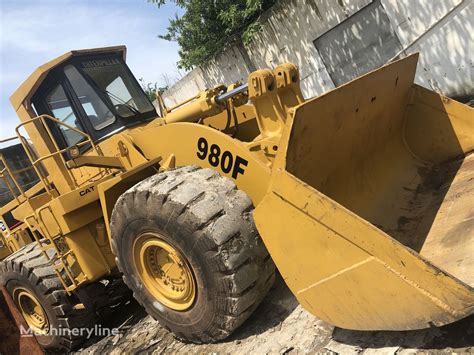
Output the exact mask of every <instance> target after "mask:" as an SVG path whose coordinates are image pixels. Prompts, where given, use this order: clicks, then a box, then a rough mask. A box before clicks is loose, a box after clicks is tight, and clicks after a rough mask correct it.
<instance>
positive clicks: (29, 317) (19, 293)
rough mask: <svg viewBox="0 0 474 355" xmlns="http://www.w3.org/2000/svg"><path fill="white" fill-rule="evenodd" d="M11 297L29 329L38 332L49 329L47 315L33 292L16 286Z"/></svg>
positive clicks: (42, 332) (44, 332)
mask: <svg viewBox="0 0 474 355" xmlns="http://www.w3.org/2000/svg"><path fill="white" fill-rule="evenodd" d="M13 299H14V300H15V303H16V305H17V306H18V308H19V310H20V312H21V314H22V315H23V318H25V321H26V323H27V324H28V326H29V327H30V328H31V330H33V331H34V332H35V333H39V334H46V333H47V332H48V331H49V321H48V316H47V315H46V312H45V311H44V309H43V307H42V306H41V303H40V302H39V301H38V299H37V298H36V296H35V295H34V294H32V293H31V292H30V291H29V290H27V289H24V288H18V289H16V290H15V291H14V293H13Z"/></svg>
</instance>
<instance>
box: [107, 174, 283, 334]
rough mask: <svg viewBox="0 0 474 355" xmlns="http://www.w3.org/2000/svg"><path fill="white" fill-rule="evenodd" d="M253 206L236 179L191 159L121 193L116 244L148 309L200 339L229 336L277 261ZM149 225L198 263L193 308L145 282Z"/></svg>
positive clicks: (114, 221) (260, 294) (128, 279)
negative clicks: (170, 301)
mask: <svg viewBox="0 0 474 355" xmlns="http://www.w3.org/2000/svg"><path fill="white" fill-rule="evenodd" d="M252 210H253V206H252V202H251V201H250V199H249V198H248V196H247V195H246V194H245V193H244V192H242V191H240V190H238V189H237V188H236V186H235V184H234V183H233V182H232V181H231V180H230V179H227V178H224V177H222V176H220V175H219V174H218V173H217V172H215V171H213V170H211V169H200V168H198V167H189V166H188V167H183V168H178V169H175V170H170V171H166V172H163V173H160V174H158V175H155V176H152V177H150V178H148V179H146V180H144V181H142V182H140V183H138V184H137V185H135V186H134V187H133V188H131V189H129V190H128V191H126V192H125V193H124V194H123V195H122V196H121V197H120V198H119V200H118V201H117V203H116V205H115V207H114V210H113V212H112V218H111V230H112V251H113V252H114V254H115V255H116V261H117V265H118V267H119V269H120V271H122V273H123V275H124V281H125V283H126V284H127V285H128V286H129V287H130V288H131V289H132V290H133V292H134V297H135V298H136V299H137V301H138V302H139V303H140V304H141V305H142V306H143V307H144V308H145V309H146V311H147V312H148V313H149V314H150V315H151V316H153V317H154V318H155V319H156V320H158V321H159V322H160V323H161V324H162V325H163V326H164V327H165V328H167V329H169V330H171V331H172V332H174V333H175V335H176V336H177V337H178V338H180V339H183V340H187V341H191V342H195V343H202V342H215V341H218V340H221V339H223V338H226V337H227V336H228V335H229V334H231V333H232V332H233V331H234V330H235V329H236V328H237V327H239V326H240V325H241V324H242V323H243V322H244V321H245V320H246V319H247V318H248V317H249V316H250V315H251V314H252V312H253V311H254V310H255V308H257V306H258V305H259V303H260V302H261V301H262V299H263V298H264V296H265V295H266V293H267V292H268V290H269V289H270V287H271V286H272V284H273V281H274V274H275V266H274V264H273V261H272V260H271V258H270V255H269V254H268V252H267V250H266V248H265V246H264V244H263V242H262V240H261V239H260V236H259V235H258V232H257V230H256V227H255V225H254V222H253V218H252ZM144 233H148V234H153V235H156V236H158V237H159V238H160V241H161V242H164V243H166V244H167V245H169V246H170V247H171V248H173V249H174V250H176V252H177V254H179V255H181V256H182V257H183V259H185V262H183V263H187V264H188V265H189V267H190V269H191V270H192V275H193V279H194V282H195V297H194V301H193V303H192V304H191V305H190V306H188V308H186V309H176V308H178V307H175V309H173V307H170V306H167V305H165V304H164V303H166V302H160V301H159V299H157V297H154V296H153V294H156V293H154V292H155V290H149V289H147V285H149V284H147V281H146V280H145V279H144V278H143V277H144V275H140V272H139V268H138V267H137V264H136V262H135V261H134V260H136V254H134V247H136V240H137V238H138V237H139V236H141V235H143V234H144ZM142 270H143V269H142ZM160 270H161V269H160ZM142 274H143V273H142ZM183 274H184V272H183ZM144 280H145V281H144ZM161 299H163V298H161Z"/></svg>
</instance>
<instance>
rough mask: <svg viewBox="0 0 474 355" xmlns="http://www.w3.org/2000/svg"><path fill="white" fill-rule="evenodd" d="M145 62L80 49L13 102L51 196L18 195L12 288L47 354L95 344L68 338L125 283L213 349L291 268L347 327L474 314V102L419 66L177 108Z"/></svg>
mask: <svg viewBox="0 0 474 355" xmlns="http://www.w3.org/2000/svg"><path fill="white" fill-rule="evenodd" d="M125 53H126V50H125V47H111V48H100V49H92V50H79V51H72V52H69V53H66V54H64V55H63V56H61V57H59V58H56V59H54V60H53V61H51V62H49V63H46V64H44V65H43V66H41V67H39V68H38V69H37V70H36V71H35V72H34V73H33V74H32V75H31V76H30V78H29V79H27V80H26V81H25V82H24V83H23V84H22V85H21V86H20V87H19V88H18V89H17V91H16V92H15V93H14V94H13V95H12V96H11V103H12V105H13V107H14V109H15V110H16V112H17V114H18V116H19V117H20V120H21V124H20V125H19V126H18V127H17V128H16V133H17V135H16V137H17V138H18V139H19V140H20V142H21V143H22V144H23V146H24V148H25V150H26V152H27V154H28V156H29V158H30V159H31V162H32V166H33V167H34V169H35V171H36V173H37V174H38V177H39V179H40V187H41V189H40V190H39V192H36V193H29V191H25V192H22V193H21V194H20V195H19V196H18V199H19V201H21V203H19V204H18V206H17V207H16V208H14V209H13V210H12V215H13V217H14V218H15V219H16V220H18V221H21V222H23V224H22V226H23V228H25V230H27V232H28V233H29V235H31V236H32V237H33V238H34V240H35V242H34V243H31V244H29V245H27V246H26V247H24V248H22V249H20V250H18V251H16V252H14V253H13V254H11V255H10V256H8V257H7V258H6V259H5V260H4V261H3V263H2V265H1V274H0V280H1V284H2V285H3V286H4V287H5V288H6V290H7V291H8V292H9V294H10V295H11V296H12V298H13V301H14V302H15V303H16V305H17V306H18V308H19V310H20V311H21V312H22V314H23V315H24V318H25V320H26V321H27V323H28V325H29V326H30V327H31V328H32V329H34V330H36V331H35V334H37V338H38V340H39V342H40V344H41V345H42V346H43V347H45V348H62V349H70V348H73V347H74V346H76V345H77V344H79V343H80V342H81V341H82V338H81V337H80V336H79V337H75V336H73V335H71V334H72V332H69V333H68V332H64V330H72V329H73V328H77V327H79V328H81V327H88V326H90V324H91V322H93V321H94V319H95V318H96V314H97V311H96V308H97V303H100V302H96V305H94V304H93V303H92V302H90V300H91V299H94V298H96V297H95V296H94V295H95V294H96V292H97V290H96V288H98V287H97V285H99V284H101V283H103V280H104V279H108V280H110V279H114V278H117V277H118V276H117V275H118V272H120V273H121V275H123V280H124V281H125V283H126V284H127V285H128V287H129V288H130V289H131V290H132V292H133V295H134V297H135V299H136V300H137V301H138V302H139V303H140V304H141V305H142V306H143V307H144V308H145V309H146V311H147V312H148V313H149V314H150V315H151V316H153V317H154V318H155V319H156V320H158V321H159V322H160V324H161V325H162V326H164V327H166V328H167V329H169V330H170V331H172V332H173V333H174V334H176V336H177V337H178V338H180V339H184V340H187V341H191V342H196V343H202V342H214V341H218V340H220V339H223V338H225V337H227V336H228V335H229V334H231V333H232V332H233V331H234V330H235V329H236V328H237V327H239V326H240V325H241V324H242V323H243V322H244V321H245V320H246V319H247V318H248V317H249V315H250V314H251V313H252V312H253V311H254V310H255V308H256V307H257V306H258V304H259V303H260V302H261V300H262V299H263V298H264V296H265V294H266V293H267V291H268V290H269V289H270V287H271V285H272V283H273V280H274V273H275V266H276V268H277V269H278V271H279V272H280V273H281V274H282V276H283V278H284V280H285V282H286V283H287V285H288V286H289V288H290V289H291V290H292V292H293V293H294V294H295V296H296V297H297V298H298V300H299V302H300V303H301V304H302V305H303V306H304V307H305V308H306V309H307V310H308V311H309V312H311V313H313V314H314V315H315V316H318V317H320V318H321V319H323V320H325V321H327V322H329V323H331V324H333V325H335V326H338V327H343V328H347V329H359V330H410V329H420V328H425V327H429V326H431V325H436V326H441V325H443V324H447V323H451V322H454V321H456V320H458V319H461V318H463V317H466V316H468V315H470V314H471V313H472V312H473V304H474V292H473V288H472V287H473V283H474V274H473V272H472V270H473V263H474V249H473V248H474V244H473V243H474V228H473V223H474V198H473V196H474V193H473V189H474V184H473V181H472V179H473V177H474V156H473V154H472V151H473V148H474V115H473V109H471V108H470V107H468V106H465V105H463V104H461V103H458V102H456V101H453V100H450V99H448V98H446V97H443V96H440V95H438V94H437V93H434V92H431V91H429V90H427V89H425V88H422V87H420V86H418V85H416V84H414V82H413V81H414V76H415V70H416V63H417V55H412V56H409V57H407V58H405V59H403V60H400V61H397V62H394V63H392V64H390V65H387V66H385V67H382V68H380V69H378V70H376V71H374V72H371V73H369V74H367V75H364V76H362V77H360V78H358V79H356V80H353V81H351V82H349V83H347V84H345V85H343V86H341V87H339V88H337V89H335V90H333V91H331V92H328V93H326V94H324V95H322V96H320V97H316V98H312V99H309V100H305V99H304V98H303V96H302V94H301V91H300V87H299V73H298V70H297V68H296V67H295V66H294V65H292V64H283V65H280V66H278V67H276V68H275V69H274V70H269V69H263V70H257V71H255V72H253V73H251V74H250V75H249V77H248V82H247V83H244V84H240V83H236V84H233V85H231V86H229V87H226V86H220V87H217V88H213V89H209V90H205V91H203V92H201V93H200V94H199V95H197V96H196V97H193V98H191V99H190V100H187V101H185V102H183V103H181V104H179V105H177V106H175V107H171V108H167V107H165V105H164V104H163V102H162V100H159V101H160V105H159V110H158V111H161V112H159V113H157V111H156V109H155V107H154V106H153V105H152V103H151V102H150V101H149V100H148V99H147V97H146V95H145V94H144V92H143V91H142V89H141V88H140V85H139V84H138V82H137V80H136V79H135V78H134V77H133V75H132V74H131V72H130V70H129V69H128V67H127V65H126V64H125ZM29 141H31V143H32V145H33V146H34V149H33V148H32V146H31V144H30V143H29ZM99 288H100V287H99ZM56 328H61V329H63V332H62V333H61V332H59V333H58V332H57V331H53V330H56ZM58 334H59V335H58Z"/></svg>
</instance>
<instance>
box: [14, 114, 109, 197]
mask: <svg viewBox="0 0 474 355" xmlns="http://www.w3.org/2000/svg"><path fill="white" fill-rule="evenodd" d="M46 120H49V121H52V122H54V123H55V124H57V125H59V126H63V127H66V128H67V129H69V130H72V131H73V132H76V133H78V134H79V135H81V136H82V137H84V139H83V140H82V141H81V142H79V143H77V144H76V145H75V146H76V147H82V146H84V145H88V144H90V146H91V147H92V149H93V150H95V151H96V153H97V154H98V155H99V156H103V154H102V152H101V150H100V149H98V147H97V146H96V145H95V144H94V142H93V141H92V138H91V137H90V136H89V135H88V134H87V133H84V132H83V131H81V130H80V129H78V128H76V127H73V126H70V125H68V124H67V123H64V122H62V121H60V120H58V119H57V118H55V117H52V116H50V115H40V116H37V117H34V118H31V119H30V120H28V121H25V122H22V123H20V124H19V125H18V126H16V128H15V132H16V135H17V137H18V139H19V140H20V142H21V144H22V145H23V148H24V149H25V152H26V154H27V156H28V158H29V159H30V161H31V163H32V166H33V167H34V169H35V171H36V173H37V175H38V177H39V178H40V180H41V183H42V184H43V185H44V187H45V189H46V191H47V192H48V194H50V195H52V194H53V192H52V191H53V190H52V188H51V183H50V181H49V180H48V176H46V175H43V174H42V171H41V169H40V168H38V165H39V164H40V163H41V162H43V161H44V160H46V159H50V158H53V157H56V156H59V157H60V159H61V162H62V163H63V164H64V167H66V168H67V164H66V160H65V159H64V155H63V153H65V152H67V151H68V150H69V148H70V147H67V148H64V149H61V148H60V147H59V146H58V144H57V142H56V140H55V138H54V136H53V134H52V132H51V129H50V128H49V126H48V125H47V123H46ZM38 121H39V122H40V123H41V124H42V126H43V128H44V129H45V131H46V133H47V135H48V138H49V139H50V141H51V142H52V144H53V146H54V149H55V151H54V152H52V153H50V154H48V155H44V156H41V157H39V158H37V159H35V157H34V155H33V153H32V152H31V150H30V147H29V145H28V142H27V140H26V138H25V137H24V136H22V135H21V133H20V129H21V128H22V127H24V126H26V125H27V124H31V123H35V122H38ZM69 176H70V177H71V180H72V182H73V184H74V187H75V188H77V187H79V183H78V182H77V180H76V178H75V176H74V174H72V173H70V174H69Z"/></svg>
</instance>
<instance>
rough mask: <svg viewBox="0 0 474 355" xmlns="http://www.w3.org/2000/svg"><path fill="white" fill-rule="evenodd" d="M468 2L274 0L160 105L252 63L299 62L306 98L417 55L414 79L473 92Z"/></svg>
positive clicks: (472, 11)
mask: <svg viewBox="0 0 474 355" xmlns="http://www.w3.org/2000/svg"><path fill="white" fill-rule="evenodd" d="M473 18H474V2H473V1H472V0H436V1H433V0H281V1H280V2H279V3H278V4H277V5H275V6H274V7H273V8H272V9H270V10H269V11H267V12H266V13H265V14H264V16H263V29H262V31H261V32H260V33H258V34H257V35H256V37H255V38H254V40H253V41H252V43H250V45H249V46H248V47H247V48H244V47H243V46H233V47H231V48H229V49H227V50H225V51H224V52H223V53H222V54H221V55H219V56H218V57H217V58H216V59H214V60H212V61H210V62H209V63H208V64H207V65H205V66H203V67H200V68H196V69H194V70H193V71H191V72H190V73H188V74H187V75H186V76H185V77H184V78H183V79H181V80H180V81H179V82H177V83H176V84H175V85H173V86H172V87H171V88H170V89H169V90H168V91H167V92H166V93H165V94H164V98H165V102H166V103H167V105H173V104H176V103H178V102H181V101H183V100H185V99H187V98H189V97H192V96H194V95H196V93H197V92H198V91H200V90H203V89H205V88H209V87H213V86H217V85H219V84H230V83H232V82H234V81H245V79H246V77H247V75H248V73H249V72H251V71H252V70H254V68H264V67H269V68H273V67H275V66H276V65H277V64H279V63H283V62H286V61H289V62H293V63H295V64H296V65H298V67H299V69H300V72H301V78H302V81H301V88H302V91H303V94H304V96H305V97H311V96H315V95H320V94H322V93H324V92H326V91H328V90H331V89H332V88H334V87H336V86H338V85H341V84H343V83H345V82H347V81H348V80H351V79H353V78H355V77H357V76H359V75H361V74H364V73H366V72H368V71H370V70H372V69H375V68H377V67H379V66H381V65H383V64H385V63H387V62H388V61H390V60H392V59H395V58H398V57H403V56H405V55H407V54H410V53H413V52H420V53H421V57H420V62H419V64H418V71H417V77H416V81H417V82H418V83H419V84H421V85H423V86H425V87H428V88H430V89H432V90H436V91H438V92H441V93H443V94H445V95H447V96H451V97H465V98H468V97H472V96H473V95H474V87H473V86H474V84H473V83H474V78H473V68H474V64H473V60H474V59H473V58H472V53H474V40H473V33H474V23H473V20H472V19H473Z"/></svg>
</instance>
